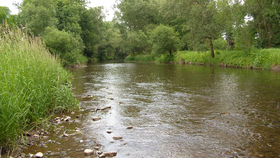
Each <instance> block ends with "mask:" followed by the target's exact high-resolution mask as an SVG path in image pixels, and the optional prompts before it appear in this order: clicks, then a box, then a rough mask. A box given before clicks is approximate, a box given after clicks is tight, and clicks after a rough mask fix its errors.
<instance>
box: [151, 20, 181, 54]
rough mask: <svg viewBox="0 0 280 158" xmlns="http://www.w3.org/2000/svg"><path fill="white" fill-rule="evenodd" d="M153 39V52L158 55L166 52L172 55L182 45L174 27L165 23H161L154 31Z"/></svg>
mask: <svg viewBox="0 0 280 158" xmlns="http://www.w3.org/2000/svg"><path fill="white" fill-rule="evenodd" d="M151 41H152V44H153V52H154V53H155V54H158V55H161V54H166V53H169V55H172V53H173V52H176V51H177V50H179V48H180V47H181V46H180V39H179V38H178V36H177V33H175V31H174V29H173V28H171V27H168V26H164V25H159V26H158V27H157V28H156V29H154V30H153V31H152V33H151Z"/></svg>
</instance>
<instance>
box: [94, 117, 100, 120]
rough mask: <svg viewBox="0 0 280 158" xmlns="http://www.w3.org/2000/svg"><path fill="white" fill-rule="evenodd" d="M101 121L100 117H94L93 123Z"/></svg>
mask: <svg viewBox="0 0 280 158" xmlns="http://www.w3.org/2000/svg"><path fill="white" fill-rule="evenodd" d="M100 119H101V118H100V117H94V118H92V120H93V121H98V120H100Z"/></svg>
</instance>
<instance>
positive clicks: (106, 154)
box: [99, 151, 117, 158]
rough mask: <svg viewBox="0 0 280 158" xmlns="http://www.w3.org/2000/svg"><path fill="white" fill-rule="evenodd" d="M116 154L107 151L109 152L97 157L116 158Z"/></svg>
mask: <svg viewBox="0 0 280 158" xmlns="http://www.w3.org/2000/svg"><path fill="white" fill-rule="evenodd" d="M116 155H117V152H115V151H109V152H104V153H103V154H101V155H100V156H99V157H100V158H104V157H113V156H116Z"/></svg>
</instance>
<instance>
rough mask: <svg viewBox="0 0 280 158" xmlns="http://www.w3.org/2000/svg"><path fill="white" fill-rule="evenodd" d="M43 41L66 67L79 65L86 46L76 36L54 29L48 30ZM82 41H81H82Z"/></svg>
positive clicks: (49, 28)
mask: <svg viewBox="0 0 280 158" xmlns="http://www.w3.org/2000/svg"><path fill="white" fill-rule="evenodd" d="M43 39H44V41H45V43H46V46H47V47H48V48H49V50H50V52H51V53H53V54H55V55H58V56H59V57H60V59H62V61H63V64H64V65H72V64H77V63H78V58H79V57H80V56H81V55H82V54H81V53H82V51H83V48H84V45H83V43H82V41H79V38H77V37H76V35H75V34H73V33H70V32H66V31H65V30H62V31H60V30H58V29H57V28H54V27H48V28H46V31H45V33H44V35H43ZM80 40H81V39H80Z"/></svg>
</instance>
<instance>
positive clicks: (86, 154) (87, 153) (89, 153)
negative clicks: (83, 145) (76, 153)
mask: <svg viewBox="0 0 280 158" xmlns="http://www.w3.org/2000/svg"><path fill="white" fill-rule="evenodd" d="M93 153H94V151H93V150H91V149H86V150H85V151H84V154H85V156H89V155H92V154H93Z"/></svg>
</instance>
